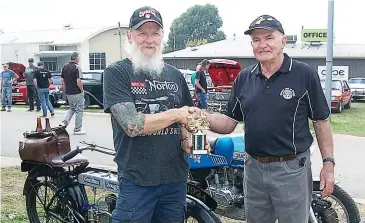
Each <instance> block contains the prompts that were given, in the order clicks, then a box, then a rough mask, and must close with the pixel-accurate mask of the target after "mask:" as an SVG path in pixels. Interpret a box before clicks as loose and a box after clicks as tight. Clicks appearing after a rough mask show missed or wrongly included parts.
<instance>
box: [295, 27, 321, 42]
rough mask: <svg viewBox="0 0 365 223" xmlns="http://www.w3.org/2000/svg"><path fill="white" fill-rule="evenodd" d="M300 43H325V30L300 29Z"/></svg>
mask: <svg viewBox="0 0 365 223" xmlns="http://www.w3.org/2000/svg"><path fill="white" fill-rule="evenodd" d="M301 40H302V42H327V29H302V34H301Z"/></svg>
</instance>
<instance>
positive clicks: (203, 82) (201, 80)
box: [195, 70, 208, 93]
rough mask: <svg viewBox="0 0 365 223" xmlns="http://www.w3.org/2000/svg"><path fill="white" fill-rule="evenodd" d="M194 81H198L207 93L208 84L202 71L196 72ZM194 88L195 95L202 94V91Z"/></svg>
mask: <svg viewBox="0 0 365 223" xmlns="http://www.w3.org/2000/svg"><path fill="white" fill-rule="evenodd" d="M195 79H199V84H200V86H201V87H202V88H203V89H204V90H205V92H207V91H208V88H207V85H208V84H207V78H206V76H205V73H204V71H202V70H198V71H197V72H196V76H195ZM195 88H196V93H200V92H202V90H200V88H198V87H195Z"/></svg>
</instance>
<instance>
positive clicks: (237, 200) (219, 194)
mask: <svg viewBox="0 0 365 223" xmlns="http://www.w3.org/2000/svg"><path fill="white" fill-rule="evenodd" d="M237 174H241V173H237V172H235V171H234V170H233V171H232V169H231V170H230V171H227V170H223V171H222V170H221V171H217V172H216V174H214V177H213V178H212V179H211V180H210V181H209V186H208V188H207V189H206V192H207V193H208V194H211V195H212V198H213V199H214V200H215V201H216V202H217V205H218V206H217V209H216V212H217V213H218V214H220V215H223V216H225V217H228V218H231V219H235V220H245V211H244V196H243V193H242V189H240V188H239V187H237V182H234V180H233V179H238V180H240V181H241V182H240V183H242V178H240V177H237Z"/></svg>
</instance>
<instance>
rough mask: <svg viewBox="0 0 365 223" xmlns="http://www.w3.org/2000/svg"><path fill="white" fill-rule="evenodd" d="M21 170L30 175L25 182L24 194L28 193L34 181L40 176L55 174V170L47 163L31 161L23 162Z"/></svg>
mask: <svg viewBox="0 0 365 223" xmlns="http://www.w3.org/2000/svg"><path fill="white" fill-rule="evenodd" d="M21 171H22V172H28V176H27V178H26V180H25V183H24V188H23V195H25V194H26V192H27V191H29V190H30V189H31V187H32V182H34V181H36V179H37V177H40V176H45V175H47V176H52V175H54V174H55V170H54V169H53V168H52V167H51V166H49V165H47V164H44V165H42V164H34V163H30V162H22V164H21Z"/></svg>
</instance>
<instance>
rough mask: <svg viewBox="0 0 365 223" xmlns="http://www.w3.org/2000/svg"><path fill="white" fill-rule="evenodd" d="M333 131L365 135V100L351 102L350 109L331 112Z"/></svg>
mask: <svg viewBox="0 0 365 223" xmlns="http://www.w3.org/2000/svg"><path fill="white" fill-rule="evenodd" d="M331 127H332V131H333V132H334V133H338V134H346V135H353V136H365V101H361V102H353V103H352V105H351V108H350V109H344V110H343V111H342V113H332V114H331Z"/></svg>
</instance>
